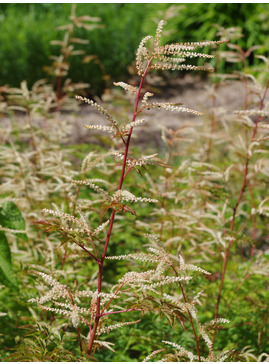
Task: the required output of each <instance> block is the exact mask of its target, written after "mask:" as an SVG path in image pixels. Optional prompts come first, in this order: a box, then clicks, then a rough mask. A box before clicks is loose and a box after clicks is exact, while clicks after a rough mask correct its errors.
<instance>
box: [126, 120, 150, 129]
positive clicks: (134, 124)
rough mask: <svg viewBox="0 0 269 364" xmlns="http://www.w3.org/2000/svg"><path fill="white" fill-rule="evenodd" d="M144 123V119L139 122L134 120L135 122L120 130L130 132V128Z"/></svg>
mask: <svg viewBox="0 0 269 364" xmlns="http://www.w3.org/2000/svg"><path fill="white" fill-rule="evenodd" d="M144 122H145V119H139V120H136V121H132V122H131V123H130V124H126V125H125V126H124V127H123V128H122V129H121V131H126V130H127V131H128V130H130V129H131V128H133V127H135V126H137V125H140V124H143V123H144Z"/></svg>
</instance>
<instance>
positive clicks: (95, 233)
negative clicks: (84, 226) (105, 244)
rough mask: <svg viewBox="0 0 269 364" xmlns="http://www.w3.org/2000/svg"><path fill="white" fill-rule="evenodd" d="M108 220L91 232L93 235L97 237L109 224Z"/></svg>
mask: <svg viewBox="0 0 269 364" xmlns="http://www.w3.org/2000/svg"><path fill="white" fill-rule="evenodd" d="M109 222H110V220H107V221H106V222H104V223H103V224H101V225H99V226H98V228H96V229H95V230H94V232H93V235H98V234H100V232H101V231H103V230H104V228H105V227H106V226H107V225H108V224H109Z"/></svg>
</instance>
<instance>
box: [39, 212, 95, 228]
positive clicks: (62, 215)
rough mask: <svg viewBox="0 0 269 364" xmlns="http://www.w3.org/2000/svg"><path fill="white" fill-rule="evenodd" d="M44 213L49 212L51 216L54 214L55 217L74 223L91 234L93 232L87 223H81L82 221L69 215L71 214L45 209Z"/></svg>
mask: <svg viewBox="0 0 269 364" xmlns="http://www.w3.org/2000/svg"><path fill="white" fill-rule="evenodd" d="M43 211H44V212H47V213H49V214H52V215H54V216H57V217H60V218H62V219H64V220H67V221H71V222H74V223H75V224H77V225H78V226H80V227H82V229H83V230H85V231H86V232H87V233H91V230H90V228H89V226H88V225H87V224H85V222H83V221H81V220H80V219H78V218H77V217H75V216H72V215H69V214H67V213H65V212H61V211H55V210H48V209H43ZM70 230H71V229H69V231H70Z"/></svg>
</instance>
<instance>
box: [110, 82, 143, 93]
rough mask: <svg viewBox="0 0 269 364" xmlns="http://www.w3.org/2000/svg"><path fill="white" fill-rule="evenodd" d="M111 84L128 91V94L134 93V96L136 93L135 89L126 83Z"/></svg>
mask: <svg viewBox="0 0 269 364" xmlns="http://www.w3.org/2000/svg"><path fill="white" fill-rule="evenodd" d="M113 84H114V85H115V86H120V87H122V88H123V89H124V90H126V91H130V92H132V93H135V94H136V93H137V88H136V87H134V86H131V85H129V84H128V83H125V82H113Z"/></svg>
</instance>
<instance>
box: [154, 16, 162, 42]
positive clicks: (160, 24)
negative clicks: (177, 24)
mask: <svg viewBox="0 0 269 364" xmlns="http://www.w3.org/2000/svg"><path fill="white" fill-rule="evenodd" d="M164 24H165V21H164V20H161V21H160V22H159V24H158V27H157V30H156V35H155V39H154V49H155V48H157V47H158V46H159V44H160V38H161V35H162V31H163V26H164Z"/></svg>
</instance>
